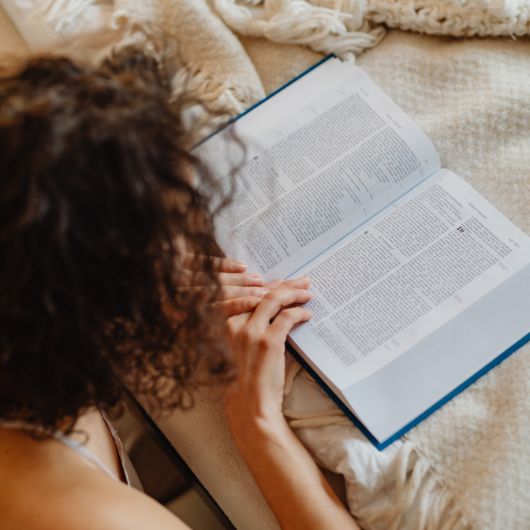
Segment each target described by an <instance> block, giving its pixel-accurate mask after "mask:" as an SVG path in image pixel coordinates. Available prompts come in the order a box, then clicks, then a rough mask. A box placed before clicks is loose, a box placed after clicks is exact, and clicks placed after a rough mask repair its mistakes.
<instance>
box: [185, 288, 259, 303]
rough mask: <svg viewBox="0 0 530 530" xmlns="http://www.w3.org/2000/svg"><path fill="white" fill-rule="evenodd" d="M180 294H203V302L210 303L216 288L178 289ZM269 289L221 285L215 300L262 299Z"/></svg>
mask: <svg viewBox="0 0 530 530" xmlns="http://www.w3.org/2000/svg"><path fill="white" fill-rule="evenodd" d="M179 292H180V293H193V294H201V293H202V294H203V295H204V300H206V301H212V297H213V296H214V294H215V293H216V288H215V287H213V286H204V287H180V288H179ZM268 292H269V289H264V288H263V287H236V286H232V285H223V286H222V287H221V289H220V290H219V292H217V296H216V300H217V301H219V302H223V301H226V300H234V299H235V298H244V297H247V296H255V297H257V298H260V299H261V298H263V297H264V296H265V295H266V294H267V293H268Z"/></svg>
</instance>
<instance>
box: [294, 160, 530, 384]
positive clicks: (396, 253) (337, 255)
mask: <svg viewBox="0 0 530 530" xmlns="http://www.w3.org/2000/svg"><path fill="white" fill-rule="evenodd" d="M529 264H530V238H528V237H527V236H526V235H525V234H524V233H523V232H521V231H520V230H519V229H518V228H517V227H515V226H514V225H513V224H512V223H510V222H509V221H508V220H507V219H506V218H505V217H504V216H502V215H501V214H500V213H499V212H498V211H497V210H496V209H495V208H494V207H493V206H492V205H491V204H489V203H488V202H487V201H486V200H485V199H484V198H483V197H482V196H481V195H480V194H479V193H478V192H476V191H475V190H474V189H473V188H471V186H469V185H468V184H467V183H465V182H464V181H463V180H462V179H461V178H460V177H458V176H457V175H455V174H454V173H452V172H450V171H447V170H440V171H439V172H437V173H436V175H434V176H433V177H431V178H430V179H428V180H427V181H426V182H423V183H422V184H420V185H419V186H418V187H417V188H416V189H414V190H413V191H412V192H411V193H409V194H408V195H407V196H406V197H402V198H401V199H399V200H398V201H396V202H395V203H394V204H393V205H391V206H390V207H389V208H387V209H386V210H385V211H384V212H381V214H379V215H378V216H376V217H374V218H373V219H372V220H370V222H368V223H366V224H365V225H364V226H363V227H361V228H360V229H359V230H357V231H355V232H354V233H352V234H351V235H350V236H348V237H347V238H345V239H344V240H343V241H341V242H340V244H338V245H336V246H335V247H333V248H332V249H330V250H329V251H328V252H326V253H325V254H323V255H322V256H320V257H319V258H318V259H316V260H314V261H313V262H311V263H310V264H308V265H307V266H306V267H304V268H303V269H302V270H300V271H297V276H298V275H304V276H308V277H309V278H310V279H311V281H312V284H311V287H310V290H311V291H312V292H313V299H312V300H311V301H310V302H309V303H308V304H306V307H308V308H309V309H311V310H312V311H313V314H314V316H313V319H312V320H311V321H310V322H308V323H306V324H304V325H302V326H300V327H299V328H298V329H296V330H294V331H293V332H292V333H291V339H292V340H293V341H294V342H295V344H296V345H297V349H298V350H299V351H303V352H304V355H305V356H306V357H307V358H308V359H309V360H310V361H311V363H312V364H313V365H314V366H316V367H318V369H319V371H320V372H321V373H322V374H323V375H324V376H325V377H326V378H327V379H328V380H329V381H331V382H332V384H333V385H334V387H335V388H338V389H339V390H340V391H342V390H344V389H346V388H348V387H350V386H352V385H354V384H355V383H357V382H359V381H361V380H363V379H365V378H366V377H368V376H370V375H371V374H373V373H374V372H376V371H377V370H380V369H381V368H382V367H383V366H385V365H386V364H388V363H390V362H391V361H393V360H394V359H396V358H397V357H399V356H400V355H402V354H403V353H404V352H406V351H407V350H409V349H410V348H411V347H413V346H414V345H416V344H418V343H419V342H420V341H422V340H423V339H425V338H426V337H427V336H429V335H430V334H431V333H433V332H434V331H435V330H436V329H438V328H441V327H442V326H444V325H445V324H446V323H448V322H449V321H450V320H452V319H454V318H455V317H457V316H458V315H459V314H460V313H462V311H464V310H465V309H467V308H469V307H471V306H472V305H473V304H475V303H476V302H477V301H478V300H480V299H481V298H482V297H484V296H485V295H486V294H487V293H488V292H490V291H491V290H492V289H495V288H496V287H498V286H500V285H501V284H502V283H503V282H505V281H506V280H507V279H508V278H510V277H511V276H513V275H514V274H516V273H517V272H518V271H520V270H521V269H523V268H524V267H526V266H528V265H529ZM529 331H530V330H529Z"/></svg>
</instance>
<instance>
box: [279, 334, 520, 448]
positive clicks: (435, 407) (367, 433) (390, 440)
mask: <svg viewBox="0 0 530 530" xmlns="http://www.w3.org/2000/svg"><path fill="white" fill-rule="evenodd" d="M529 341H530V333H528V334H527V335H524V336H523V337H522V338H521V339H519V340H518V341H517V342H515V343H514V344H513V345H512V346H510V347H509V348H508V349H507V350H505V351H504V352H502V353H501V354H500V355H498V356H497V357H495V359H493V360H492V361H490V362H489V363H488V364H486V365H485V366H484V367H483V368H481V369H480V370H479V371H478V372H476V373H475V374H474V375H472V376H471V377H469V378H468V379H466V380H465V381H464V382H463V383H461V384H460V385H458V386H457V387H456V388H455V389H454V390H452V391H451V392H449V393H448V394H447V395H445V396H444V397H443V398H442V399H440V400H439V401H437V402H436V403H435V404H434V405H432V406H431V407H429V408H428V409H427V410H426V411H425V412H423V413H422V414H420V415H419V416H417V417H416V418H415V419H414V420H412V421H411V422H410V423H408V424H407V425H405V426H404V427H403V428H402V429H400V430H399V431H397V432H396V433H395V434H393V435H392V436H390V438H387V439H386V440H384V441H382V442H380V441H379V440H377V438H375V437H374V436H373V435H372V434H371V433H370V431H369V430H368V429H367V428H366V427H365V426H364V425H363V423H362V422H361V421H360V420H359V419H358V418H357V417H356V416H355V414H353V413H352V411H351V410H350V409H349V408H348V407H347V406H346V405H345V404H344V402H343V401H342V400H341V399H340V397H339V396H337V394H335V392H333V390H331V388H330V387H329V386H328V385H327V384H326V383H325V382H324V381H323V379H322V378H321V377H320V376H319V375H318V374H317V373H316V372H315V370H313V368H312V367H311V366H310V365H309V363H308V362H307V361H306V360H305V359H304V358H303V357H302V356H301V355H300V354H299V353H298V352H297V351H296V350H295V348H294V347H293V346H292V345H291V344H289V343H288V342H286V343H285V347H286V349H287V351H288V352H289V353H290V354H291V355H292V356H293V357H294V358H295V359H296V360H297V361H298V362H299V363H300V364H301V365H302V366H303V368H304V369H305V370H307V372H308V373H309V375H311V377H313V379H314V380H315V381H316V382H317V383H318V384H319V385H320V387H321V388H322V389H323V390H324V391H325V392H326V394H327V395H328V396H329V397H330V398H331V399H332V400H333V401H334V402H335V404H336V405H337V406H338V407H339V408H340V409H341V410H342V412H344V414H345V415H346V417H347V418H348V419H350V420H351V421H352V423H353V424H354V425H355V426H356V427H357V428H358V429H359V430H360V431H361V432H362V433H363V435H364V436H365V437H366V439H367V440H368V441H369V442H371V443H372V444H373V445H374V447H375V448H376V449H378V450H379V451H382V450H383V449H385V448H386V447H388V446H389V445H391V444H392V443H393V442H395V441H396V440H398V439H399V438H401V437H402V436H403V435H404V434H406V433H407V432H408V431H410V430H411V429H412V428H413V427H415V426H416V425H418V424H419V423H421V422H422V421H423V420H425V419H427V418H428V417H429V416H430V415H431V414H432V413H433V412H436V411H437V410H438V409H439V408H440V407H442V406H443V405H445V404H446V403H447V402H449V401H451V399H453V398H454V397H456V396H457V395H458V394H460V392H462V391H463V390H465V389H466V388H467V387H468V386H470V385H471V384H473V383H474V382H475V381H477V380H478V379H480V378H481V377H482V376H484V375H486V374H487V373H488V372H489V371H490V370H491V369H492V368H495V366H497V365H498V364H500V363H501V362H502V361H504V360H505V359H507V358H508V357H509V356H510V355H511V354H512V353H514V352H516V351H517V350H518V349H519V348H521V347H523V346H524V345H525V344H526V343H527V342H529Z"/></svg>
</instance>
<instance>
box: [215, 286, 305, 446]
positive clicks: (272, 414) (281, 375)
mask: <svg viewBox="0 0 530 530" xmlns="http://www.w3.org/2000/svg"><path fill="white" fill-rule="evenodd" d="M269 286H270V287H272V288H273V290H271V291H270V292H269V293H268V294H266V295H265V296H264V297H263V299H262V300H261V302H260V303H259V305H258V306H257V308H256V309H255V310H254V312H252V313H243V314H240V315H237V316H234V317H232V318H230V319H229V320H228V331H227V333H228V344H229V346H230V348H231V350H232V353H233V355H234V361H235V363H236V365H237V367H238V369H239V370H238V376H237V379H236V380H235V381H234V382H232V383H231V384H230V386H229V387H228V389H227V392H226V395H225V408H226V412H227V415H228V419H229V421H230V425H231V428H232V431H233V434H234V436H236V437H237V436H239V435H242V436H244V433H243V432H242V430H244V429H245V428H246V427H248V426H249V425H250V423H253V422H255V421H260V420H266V421H272V422H275V421H277V420H280V421H284V420H283V415H282V401H283V386H284V380H285V357H284V352H285V341H286V339H287V335H288V333H289V332H290V331H291V329H292V328H293V326H294V325H295V324H298V323H299V322H305V321H307V320H309V319H310V318H311V317H312V313H311V311H309V310H308V309H304V308H303V307H297V306H296V305H297V304H304V303H305V302H308V301H309V300H310V299H311V296H312V295H311V293H310V292H308V291H307V290H306V289H307V287H309V279H308V278H300V279H298V280H290V281H287V282H282V280H276V282H271V284H269ZM293 305H295V306H294V307H293Z"/></svg>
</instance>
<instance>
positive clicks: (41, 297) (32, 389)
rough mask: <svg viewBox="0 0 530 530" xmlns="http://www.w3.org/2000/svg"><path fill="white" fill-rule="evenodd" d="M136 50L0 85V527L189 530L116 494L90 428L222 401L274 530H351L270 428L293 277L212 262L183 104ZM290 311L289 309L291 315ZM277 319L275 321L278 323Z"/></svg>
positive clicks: (116, 461) (287, 438) (282, 426)
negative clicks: (126, 415) (207, 394)
mask: <svg viewBox="0 0 530 530" xmlns="http://www.w3.org/2000/svg"><path fill="white" fill-rule="evenodd" d="M169 95H170V82H169V78H168V77H167V76H165V75H164V72H163V70H162V69H160V68H159V67H158V65H157V64H156V62H155V61H154V60H153V59H151V58H149V57H146V56H145V55H143V54H142V53H140V52H137V51H135V50H133V49H127V50H124V51H122V52H121V53H120V54H118V55H115V56H113V57H112V58H111V59H110V60H107V61H106V62H105V63H104V64H103V65H102V66H100V67H98V68H91V67H87V66H79V65H76V64H75V63H73V62H72V61H71V60H68V59H66V58H51V57H49V58H36V59H32V60H30V61H29V62H28V63H27V64H25V65H23V66H22V67H21V68H20V69H18V70H17V71H11V72H10V73H8V72H4V75H3V78H2V79H1V80H0V202H1V204H0V528H2V529H5V530H7V529H17V530H21V529H31V530H47V529H52V528H53V529H54V530H63V529H64V530H66V529H72V528H76V529H77V528H79V529H86V530H91V529H94V530H95V529H97V530H106V529H109V530H111V529H112V530H119V529H128V530H130V529H136V528H138V529H145V528H153V529H157V530H158V529H160V530H165V529H167V530H170V529H175V530H177V529H179V528H186V525H184V524H183V523H182V522H180V521H179V520H178V519H177V518H175V517H174V516H173V515H172V514H171V513H170V512H169V511H167V510H165V509H164V508H163V507H161V506H160V505H158V504H157V503H156V502H154V501H153V500H151V499H150V498H149V497H147V496H146V495H144V494H142V493H140V492H139V491H137V490H134V489H131V488H129V487H128V486H127V482H129V477H128V475H127V466H126V463H125V462H124V461H123V459H122V458H121V456H120V452H119V451H118V449H119V443H117V442H116V441H115V439H114V437H113V432H112V430H111V429H110V427H109V426H108V424H107V419H106V416H104V415H102V413H101V412H100V411H106V410H110V409H112V408H113V407H115V406H116V405H117V404H118V403H119V401H120V395H121V392H122V388H123V385H127V386H129V388H131V389H132V391H133V392H135V393H136V394H142V395H143V396H144V397H145V398H146V399H150V400H151V401H152V403H153V404H154V405H155V406H156V407H157V408H158V409H171V408H175V407H186V406H191V405H192V400H191V398H190V396H191V394H190V390H192V389H193V388H195V387H196V386H197V385H201V384H214V383H220V382H222V383H225V384H226V385H227V389H226V393H225V394H226V397H225V405H226V412H227V416H228V419H229V422H230V427H231V429H232V433H233V436H234V440H235V441H236V443H237V445H238V447H239V449H240V451H241V453H242V455H243V457H244V458H245V460H246V462H247V464H248V466H249V468H250V470H251V471H252V473H253V475H254V477H255V478H256V481H257V483H258V485H259V487H260V488H261V491H262V492H263V494H264V496H265V498H266V500H267V501H268V503H269V504H270V506H271V508H272V510H273V511H274V513H275V514H276V517H277V519H278V521H279V523H280V525H281V527H282V528H285V529H296V528H304V529H306V530H307V529H316V528H319V529H323V528H341V529H349V528H357V526H356V524H355V522H354V521H353V519H352V518H351V516H350V515H349V514H348V512H347V511H346V510H345V509H344V507H343V506H342V505H341V504H340V502H339V501H338V500H337V498H336V497H335V495H334V494H333V492H332V491H331V490H330V488H329V486H328V485H327V483H326V481H325V480H324V479H323V477H322V475H321V474H320V472H319V470H318V468H317V467H316V465H315V464H314V462H313V461H312V459H311V458H310V456H309V455H308V454H307V452H306V451H305V450H304V448H303V447H302V445H301V444H300V442H299V441H298V439H297V438H296V437H295V436H294V435H293V433H292V432H291V431H290V429H289V427H288V426H287V424H286V422H285V420H284V418H283V415H282V410H281V409H282V407H281V405H282V390H283V382H284V357H283V356H284V342H285V339H286V336H287V334H288V332H289V331H290V329H291V328H292V326H293V325H295V324H296V323H299V322H303V321H306V320H308V319H309V318H311V313H310V312H309V311H308V310H306V309H304V308H302V307H300V306H299V305H300V304H303V303H304V302H307V301H308V300H309V299H310V297H311V295H310V293H309V292H308V291H307V290H306V289H307V287H308V285H309V280H307V279H306V278H301V279H299V280H293V281H288V282H283V281H281V280H277V281H275V282H271V283H270V284H268V285H265V286H264V285H263V280H262V279H261V278H260V277H259V276H256V275H251V274H245V273H244V271H245V266H244V264H242V263H240V262H236V261H233V260H227V259H220V258H214V257H212V256H214V255H215V253H216V245H215V241H214V239H213V235H212V234H213V224H212V223H213V214H212V213H210V211H209V201H208V198H207V197H205V196H204V195H203V194H201V192H200V190H197V189H195V188H194V187H193V186H192V185H191V180H192V176H193V175H195V174H199V175H200V176H201V179H202V182H203V183H204V184H205V185H209V186H213V185H214V184H213V183H212V182H211V179H210V177H209V174H208V172H207V170H206V169H205V168H204V167H202V166H201V165H200V163H199V162H198V161H197V160H196V159H195V158H194V157H193V155H191V154H190V151H189V147H190V146H189V142H190V134H189V133H188V132H186V131H185V130H184V128H183V125H182V122H181V120H180V111H181V108H182V105H183V104H184V101H183V100H182V99H180V100H179V101H178V102H177V103H174V104H169V103H168V99H169ZM293 304H294V307H288V306H293ZM282 308H283V310H282Z"/></svg>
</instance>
